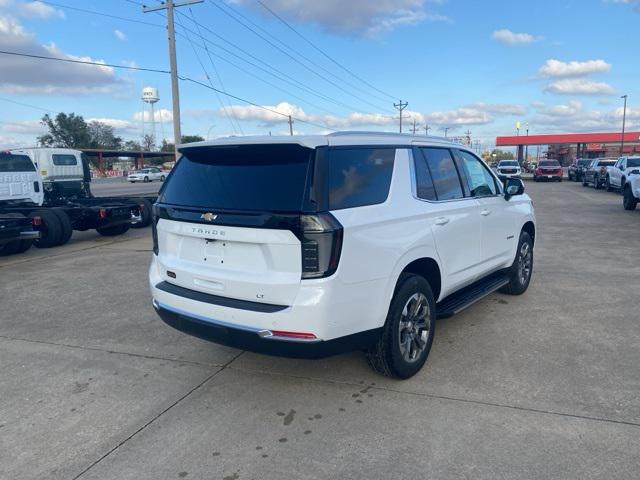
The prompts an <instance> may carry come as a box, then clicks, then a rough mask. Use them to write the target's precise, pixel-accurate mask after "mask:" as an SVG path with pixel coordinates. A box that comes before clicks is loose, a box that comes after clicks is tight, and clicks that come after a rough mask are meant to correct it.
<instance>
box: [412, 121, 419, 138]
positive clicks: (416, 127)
mask: <svg viewBox="0 0 640 480" xmlns="http://www.w3.org/2000/svg"><path fill="white" fill-rule="evenodd" d="M417 131H418V126H417V125H416V119H415V118H414V119H413V128H412V129H411V132H412V133H413V134H414V135H415V134H416V132H417Z"/></svg>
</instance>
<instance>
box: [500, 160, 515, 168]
mask: <svg viewBox="0 0 640 480" xmlns="http://www.w3.org/2000/svg"><path fill="white" fill-rule="evenodd" d="M498 166H500V167H517V166H518V162H516V161H513V162H504V161H503V162H500V163H499V164H498Z"/></svg>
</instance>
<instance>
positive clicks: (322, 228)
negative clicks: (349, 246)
mask: <svg viewBox="0 0 640 480" xmlns="http://www.w3.org/2000/svg"><path fill="white" fill-rule="evenodd" d="M300 223H301V227H302V238H301V244H300V245H301V249H302V278H303V279H309V278H324V277H329V276H331V275H333V274H334V273H335V271H336V270H337V269H338V263H339V262H340V252H341V251H342V237H343V229H342V225H340V222H338V220H336V219H335V217H334V216H333V215H331V214H330V213H320V214H318V215H302V216H301V217H300Z"/></svg>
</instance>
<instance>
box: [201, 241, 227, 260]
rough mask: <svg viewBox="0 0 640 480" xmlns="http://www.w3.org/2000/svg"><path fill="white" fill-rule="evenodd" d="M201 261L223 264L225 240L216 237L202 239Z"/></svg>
mask: <svg viewBox="0 0 640 480" xmlns="http://www.w3.org/2000/svg"><path fill="white" fill-rule="evenodd" d="M201 241H202V243H203V248H202V261H203V262H207V264H214V265H216V264H217V265H220V264H224V258H225V249H226V246H227V244H226V241H224V240H216V239H202V240H201Z"/></svg>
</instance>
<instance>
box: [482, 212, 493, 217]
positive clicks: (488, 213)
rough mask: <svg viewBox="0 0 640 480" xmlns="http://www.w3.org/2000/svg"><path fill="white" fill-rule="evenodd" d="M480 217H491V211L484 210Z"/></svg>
mask: <svg viewBox="0 0 640 480" xmlns="http://www.w3.org/2000/svg"><path fill="white" fill-rule="evenodd" d="M480 215H482V216H483V217H487V216H489V215H491V210H482V211H481V212H480Z"/></svg>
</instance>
